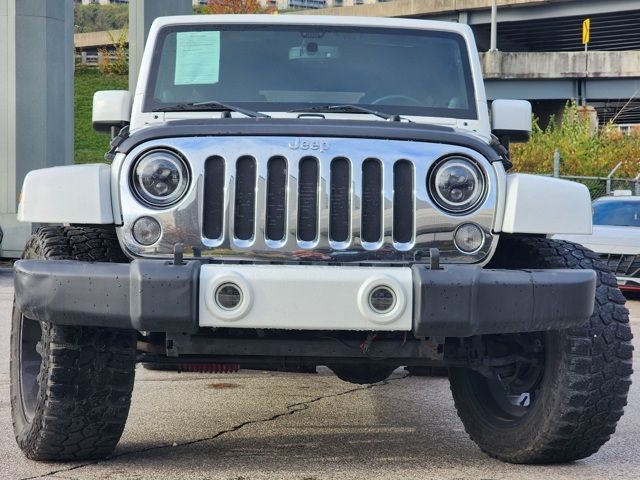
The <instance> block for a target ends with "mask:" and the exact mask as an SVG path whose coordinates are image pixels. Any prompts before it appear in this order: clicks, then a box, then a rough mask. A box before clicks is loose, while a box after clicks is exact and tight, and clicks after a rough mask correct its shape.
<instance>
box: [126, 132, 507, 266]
mask: <svg viewBox="0 0 640 480" xmlns="http://www.w3.org/2000/svg"><path fill="white" fill-rule="evenodd" d="M315 140H319V141H321V142H325V143H323V145H324V144H326V145H329V146H330V148H329V149H328V150H325V151H299V150H293V149H292V148H290V145H292V144H296V143H297V144H300V142H299V141H297V139H294V138H289V137H197V138H189V137H185V138H170V139H162V140H152V141H149V142H147V143H145V144H142V145H140V146H138V147H136V148H135V149H134V150H132V151H131V153H130V154H129V155H127V156H126V158H123V159H121V160H120V163H121V170H120V171H121V173H120V180H119V190H120V203H121V211H122V212H123V226H122V227H121V228H119V229H118V233H119V235H120V237H121V239H122V241H123V243H124V245H125V247H126V249H127V250H128V252H129V253H130V254H131V255H133V256H152V257H160V256H168V255H170V254H171V252H172V249H173V245H174V244H175V243H178V242H183V243H185V245H186V246H187V252H189V248H188V247H191V246H196V247H199V248H201V249H202V251H203V253H204V254H205V255H208V256H212V257H219V258H224V259H234V260H250V259H255V260H259V259H262V260H274V261H292V260H293V261H301V260H318V261H336V262H370V261H383V262H403V263H407V262H408V261H414V260H420V259H424V260H423V261H426V259H428V250H429V248H431V247H438V248H440V250H441V258H442V260H443V262H455V263H476V262H481V261H482V260H483V259H484V258H485V257H486V256H487V255H488V253H489V252H490V251H491V250H492V248H494V247H495V236H493V235H492V233H491V227H492V225H493V219H494V216H495V211H496V204H497V203H496V195H497V192H496V184H497V178H496V172H495V170H494V168H492V167H491V165H490V164H489V163H488V162H487V160H486V159H485V158H484V157H482V156H481V155H480V154H478V153H477V152H475V151H473V150H470V149H467V148H464V147H458V146H452V145H445V144H433V143H421V142H407V141H403V140H372V139H366V140H362V139H349V138H322V139H315ZM160 147H165V148H166V147H171V148H173V149H174V150H177V151H179V152H180V153H181V154H182V155H184V157H185V158H187V159H188V160H189V162H190V165H191V170H192V172H193V176H194V177H193V181H192V182H191V188H190V190H189V192H188V193H187V195H186V196H185V198H184V199H183V200H182V201H181V202H180V203H179V204H178V205H175V206H174V207H171V208H170V209H167V210H162V211H155V210H150V209H148V208H146V207H144V206H143V205H141V204H140V203H139V202H137V201H136V199H135V198H134V197H133V196H132V194H131V192H130V191H129V187H128V182H127V181H126V178H127V176H128V172H129V170H130V168H131V164H132V162H133V160H134V159H135V158H137V156H138V155H139V154H140V153H141V152H144V151H148V150H149V149H151V148H160ZM454 154H455V155H464V156H467V157H469V158H472V159H473V160H474V161H475V162H476V163H477V164H478V165H479V166H480V168H481V170H482V171H483V172H484V175H485V180H486V182H487V192H486V195H485V197H484V199H483V201H482V202H481V204H480V205H479V206H478V208H477V209H476V210H475V211H474V212H472V213H470V214H465V215H458V216H454V215H449V214H446V213H444V212H442V211H441V210H440V209H439V208H438V207H437V206H435V205H434V203H433V202H432V201H431V199H430V197H429V194H428V191H427V184H426V175H427V173H428V171H429V169H430V167H431V166H432V165H433V163H434V162H435V161H436V160H438V159H440V158H442V157H443V156H448V155H454ZM216 156H217V157H220V158H222V159H223V160H224V166H225V168H224V177H225V178H224V182H223V185H224V192H223V199H224V201H223V203H224V209H223V229H222V232H223V233H222V236H221V237H219V238H216V239H211V238H206V237H205V236H204V233H203V224H204V218H205V212H204V211H203V199H204V192H205V189H206V188H207V186H206V185H205V181H204V165H205V162H206V160H207V159H208V158H212V157H216ZM242 157H252V158H254V159H255V162H256V186H255V195H254V202H255V205H254V227H255V228H254V231H253V235H252V237H251V238H249V239H246V240H241V239H237V238H235V237H234V235H233V232H234V231H235V225H234V219H235V211H234V210H235V205H236V192H235V186H236V181H237V178H236V177H237V175H236V173H237V172H236V162H237V161H238V159H240V158H242ZM274 157H282V158H284V160H285V163H286V168H287V177H286V185H287V188H286V198H285V205H286V208H285V237H284V238H283V239H281V240H273V239H270V238H268V236H267V232H266V209H267V180H268V168H267V165H268V161H269V160H270V159H271V158H274ZM305 157H314V158H316V159H317V161H318V166H319V178H318V186H317V198H318V211H317V215H316V221H317V228H318V230H317V236H316V239H315V240H313V241H303V240H300V239H299V238H298V226H297V221H298V208H297V205H298V196H299V192H298V190H299V188H298V187H299V185H298V178H299V165H300V160H301V159H303V158H305ZM338 158H344V159H346V160H347V161H348V165H349V169H350V173H351V179H350V182H349V185H350V192H349V210H348V211H349V225H350V228H349V235H348V238H347V240H345V241H336V240H334V239H332V238H330V231H329V228H330V204H331V203H330V202H331V199H330V193H331V180H330V179H331V161H332V160H334V159H338ZM369 159H375V160H377V161H379V162H380V165H381V170H382V185H383V188H382V192H381V194H382V199H381V205H380V207H381V216H382V221H381V223H382V224H381V227H382V238H381V239H380V240H379V241H377V242H364V241H362V240H361V239H360V232H361V221H362V194H363V187H362V179H363V175H362V165H363V163H364V162H365V161H366V160H369ZM400 160H406V161H408V162H410V163H411V164H412V175H413V181H414V188H413V196H412V200H413V208H412V209H411V210H412V211H411V212H407V214H410V215H411V216H412V218H411V220H412V223H413V231H412V238H411V240H410V241H408V242H396V241H395V240H394V232H393V207H394V205H393V203H394V202H393V198H394V197H393V188H394V177H393V175H394V172H393V170H394V169H393V166H394V164H395V162H397V161H400ZM142 215H149V216H153V217H154V218H156V219H157V220H158V221H159V222H160V224H161V225H162V227H163V235H162V238H161V240H160V241H159V242H158V243H157V244H155V245H152V246H149V247H144V246H141V245H138V244H137V243H136V242H135V241H134V240H133V237H132V235H131V225H132V223H133V221H134V220H135V219H137V218H138V217H140V216H142ZM465 221H472V222H474V223H476V224H478V225H480V226H481V227H482V228H483V230H484V231H485V235H486V240H487V241H485V246H484V247H483V249H482V250H481V251H480V252H478V253H476V254H473V255H464V254H461V253H460V252H458V251H457V250H456V249H455V247H454V245H453V232H454V230H455V228H456V227H457V226H458V225H459V224H460V223H463V222H465Z"/></svg>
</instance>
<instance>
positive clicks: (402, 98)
mask: <svg viewBox="0 0 640 480" xmlns="http://www.w3.org/2000/svg"><path fill="white" fill-rule="evenodd" d="M390 101H394V102H398V101H399V102H400V105H407V106H412V105H415V106H417V107H422V106H423V105H424V103H423V102H421V101H420V100H418V99H417V98H413V97H410V96H408V95H400V94H394V95H385V96H384V97H380V98H376V99H375V100H374V101H372V102H371V105H383V104H386V103H388V102H390ZM394 105H396V103H394Z"/></svg>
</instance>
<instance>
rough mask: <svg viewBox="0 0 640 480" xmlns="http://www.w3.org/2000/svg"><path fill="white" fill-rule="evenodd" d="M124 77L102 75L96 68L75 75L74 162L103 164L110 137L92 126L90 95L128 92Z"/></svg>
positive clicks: (77, 72) (126, 81)
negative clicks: (107, 92)
mask: <svg viewBox="0 0 640 480" xmlns="http://www.w3.org/2000/svg"><path fill="white" fill-rule="evenodd" d="M128 82H129V81H128V78H127V75H103V74H101V73H100V72H99V71H98V69H89V68H86V69H78V70H76V74H75V133H74V143H75V163H95V162H104V154H105V152H106V151H107V150H108V148H109V141H110V138H109V135H107V134H104V133H97V132H95V131H94V130H93V127H92V126H91V108H92V104H93V94H94V93H95V92H97V91H98V90H128V88H129V84H128Z"/></svg>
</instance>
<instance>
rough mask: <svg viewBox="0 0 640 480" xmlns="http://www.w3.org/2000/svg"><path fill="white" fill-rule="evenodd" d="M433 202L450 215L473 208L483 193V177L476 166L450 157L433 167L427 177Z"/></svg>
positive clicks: (469, 161) (467, 161)
mask: <svg viewBox="0 0 640 480" xmlns="http://www.w3.org/2000/svg"><path fill="white" fill-rule="evenodd" d="M428 183H429V191H430V193H431V196H432V197H433V199H434V201H435V202H436V203H437V204H438V205H439V206H440V207H441V208H442V209H444V210H447V211H448V212H451V213H464V212H467V211H469V210H471V209H472V208H473V207H475V206H476V205H477V204H478V203H479V202H480V200H481V199H482V195H483V193H484V177H483V176H482V172H481V171H480V169H479V168H478V166H477V165H476V164H475V163H473V162H472V161H471V160H467V159H466V158H463V157H450V158H447V159H445V160H443V161H441V162H440V163H439V164H437V165H436V166H435V168H434V169H433V170H432V171H431V173H430V176H429V180H428Z"/></svg>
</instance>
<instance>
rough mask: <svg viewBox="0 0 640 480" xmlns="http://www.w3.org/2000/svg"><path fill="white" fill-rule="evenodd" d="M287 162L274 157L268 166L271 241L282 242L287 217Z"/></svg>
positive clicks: (268, 218)
mask: <svg viewBox="0 0 640 480" xmlns="http://www.w3.org/2000/svg"><path fill="white" fill-rule="evenodd" d="M286 201H287V162H286V160H285V159H284V157H273V158H270V159H269V163H268V164H267V219H266V223H267V227H266V234H267V238H268V239H270V240H282V239H283V238H284V233H285V219H286V215H287V209H286Z"/></svg>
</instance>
